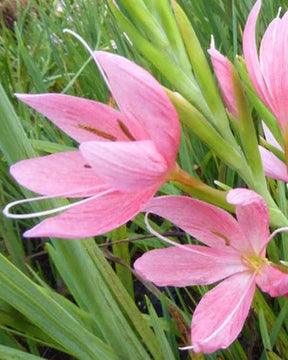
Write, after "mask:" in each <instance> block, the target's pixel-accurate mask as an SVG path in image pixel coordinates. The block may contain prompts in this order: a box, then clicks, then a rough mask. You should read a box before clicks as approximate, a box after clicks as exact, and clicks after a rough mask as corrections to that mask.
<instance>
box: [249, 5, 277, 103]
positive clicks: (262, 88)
mask: <svg viewBox="0 0 288 360" xmlns="http://www.w3.org/2000/svg"><path fill="white" fill-rule="evenodd" d="M260 9H261V0H258V1H256V3H255V5H254V6H253V8H252V10H251V12H250V14H249V17H248V20H247V22H246V26H245V29H244V34H243V53H244V58H245V61H246V65H247V70H248V73H249V76H250V78H251V81H252V83H253V85H254V87H255V89H256V91H257V93H258V95H259V96H260V98H261V99H262V100H263V101H264V102H265V103H266V105H267V106H268V107H269V108H270V109H273V106H272V103H271V101H270V98H269V93H268V91H267V88H266V85H265V82H264V79H263V76H262V73H261V70H260V63H259V59H258V53H257V45H256V23H257V18H258V14H259V12H260Z"/></svg>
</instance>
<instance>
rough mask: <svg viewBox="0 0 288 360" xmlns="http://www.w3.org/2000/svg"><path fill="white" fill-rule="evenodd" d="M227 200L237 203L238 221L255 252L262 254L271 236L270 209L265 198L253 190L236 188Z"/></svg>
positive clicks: (229, 193)
mask: <svg viewBox="0 0 288 360" xmlns="http://www.w3.org/2000/svg"><path fill="white" fill-rule="evenodd" d="M227 201H228V202H229V203H230V204H233V205H236V215H237V220H238V223H239V225H240V227H241V229H242V231H243V233H244V234H245V237H246V238H247V239H248V241H250V244H251V246H252V247H253V249H254V252H255V253H256V254H258V255H261V254H262V251H263V249H264V248H265V245H266V244H267V241H268V238H269V210H268V207H267V205H266V203H265V201H264V199H263V198H262V197H261V196H260V195H258V194H257V193H255V192H254V191H252V190H247V189H234V190H230V191H229V192H228V195H227ZM260 252H261V254H260Z"/></svg>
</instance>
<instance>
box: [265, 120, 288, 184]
mask: <svg viewBox="0 0 288 360" xmlns="http://www.w3.org/2000/svg"><path fill="white" fill-rule="evenodd" d="M263 130H264V134H265V138H266V140H267V142H268V143H269V144H270V145H272V146H274V148H275V149H277V150H278V151H280V153H282V154H283V157H284V152H283V149H282V148H281V146H280V145H279V143H278V142H277V141H276V139H275V138H274V136H273V135H272V133H271V131H270V130H269V129H268V127H267V126H266V125H265V124H264V123H263ZM259 150H260V155H261V159H262V163H263V168H264V171H265V175H266V176H268V177H270V178H272V179H275V180H281V181H285V182H288V172H287V166H286V164H285V163H284V162H283V161H281V160H280V159H279V158H278V157H277V156H276V155H274V154H273V152H272V151H270V150H267V149H265V148H264V147H263V146H259Z"/></svg>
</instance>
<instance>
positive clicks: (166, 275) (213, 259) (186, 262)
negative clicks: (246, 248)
mask: <svg viewBox="0 0 288 360" xmlns="http://www.w3.org/2000/svg"><path fill="white" fill-rule="evenodd" d="M185 248H187V249H190V251H188V250H187V251H185V250H184V249H180V248H178V247H175V246H172V247H169V248H166V249H157V250H151V251H148V252H146V253H145V254H144V255H142V256H141V257H140V258H139V259H137V260H136V262H135V263H134V268H135V270H136V271H137V272H138V273H139V274H140V275H141V276H142V277H143V278H145V279H146V280H149V281H152V282H153V283H154V284H156V285H157V286H189V285H207V284H211V283H214V282H215V281H219V280H222V279H223V278H225V277H227V276H230V275H232V274H234V273H237V272H241V271H244V270H245V269H246V268H245V267H244V265H243V263H242V261H241V257H240V255H239V254H237V253H231V252H228V251H226V250H218V249H211V248H208V247H205V246H197V245H187V246H185ZM192 251H195V253H193V252H192Z"/></svg>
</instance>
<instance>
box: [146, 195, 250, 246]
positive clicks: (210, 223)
mask: <svg viewBox="0 0 288 360" xmlns="http://www.w3.org/2000/svg"><path fill="white" fill-rule="evenodd" d="M145 211H147V212H151V213H154V214H157V215H159V216H162V217H164V218H165V219H167V220H169V221H171V222H172V223H174V224H175V225H176V226H178V227H180V228H181V229H183V230H184V231H185V232H187V233H189V234H190V235H192V236H193V237H195V238H197V239H198V240H200V241H202V242H203V243H205V244H207V245H209V246H211V247H213V248H215V249H231V250H232V251H234V250H233V249H236V251H238V250H239V251H241V252H243V251H246V252H247V251H250V249H251V245H250V243H249V241H247V240H246V238H245V236H244V235H243V233H242V231H241V228H240V227H239V225H238V224H237V222H236V220H235V219H234V218H233V216H232V215H230V214H228V213H227V212H226V211H224V210H221V209H220V208H218V207H216V206H213V205H210V204H207V203H205V202H203V201H200V200H195V199H191V198H189V197H185V196H161V197H157V198H154V199H152V200H151V202H149V204H147V206H146V207H145Z"/></svg>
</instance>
